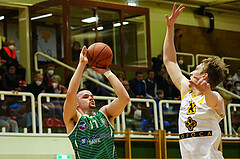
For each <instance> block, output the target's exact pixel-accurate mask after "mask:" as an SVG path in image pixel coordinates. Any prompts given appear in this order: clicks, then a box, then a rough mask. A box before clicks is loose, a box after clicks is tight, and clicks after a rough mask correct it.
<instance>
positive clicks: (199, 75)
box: [190, 63, 204, 83]
mask: <svg viewBox="0 0 240 159" xmlns="http://www.w3.org/2000/svg"><path fill="white" fill-rule="evenodd" d="M202 72H203V63H201V64H200V65H198V66H197V67H196V69H195V70H194V71H192V72H191V73H190V80H191V81H193V82H195V83H196V82H197V81H198V80H199V79H200V78H202V77H203V75H204V74H203V73H202Z"/></svg>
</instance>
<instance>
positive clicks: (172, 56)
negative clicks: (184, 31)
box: [163, 26, 176, 64]
mask: <svg viewBox="0 0 240 159" xmlns="http://www.w3.org/2000/svg"><path fill="white" fill-rule="evenodd" d="M163 61H164V63H165V64H167V62H169V61H172V62H176V50H175V46H174V26H168V27H167V32H166V37H165V40H164V45H163Z"/></svg>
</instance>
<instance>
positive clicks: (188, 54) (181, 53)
mask: <svg viewBox="0 0 240 159" xmlns="http://www.w3.org/2000/svg"><path fill="white" fill-rule="evenodd" d="M177 55H184V56H191V57H192V64H191V65H187V71H188V72H191V67H194V66H195V59H194V55H193V54H192V53H185V52H177Z"/></svg>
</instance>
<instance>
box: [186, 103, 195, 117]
mask: <svg viewBox="0 0 240 159" xmlns="http://www.w3.org/2000/svg"><path fill="white" fill-rule="evenodd" d="M195 113H196V104H195V103H194V102H191V101H190V102H189V106H188V111H187V115H189V114H195Z"/></svg>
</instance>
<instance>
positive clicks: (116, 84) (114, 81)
mask: <svg viewBox="0 0 240 159" xmlns="http://www.w3.org/2000/svg"><path fill="white" fill-rule="evenodd" d="M106 77H107V76H106ZM107 78H108V80H109V82H110V83H111V85H112V87H113V89H114V91H115V93H116V95H117V96H118V98H119V99H120V100H127V102H128V101H129V95H128V93H127V91H126V89H125V88H124V87H123V85H122V83H121V82H120V81H119V79H118V78H117V77H116V76H115V75H114V74H113V73H110V74H109V76H108V77H107Z"/></svg>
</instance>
